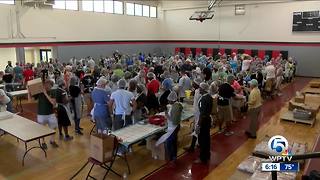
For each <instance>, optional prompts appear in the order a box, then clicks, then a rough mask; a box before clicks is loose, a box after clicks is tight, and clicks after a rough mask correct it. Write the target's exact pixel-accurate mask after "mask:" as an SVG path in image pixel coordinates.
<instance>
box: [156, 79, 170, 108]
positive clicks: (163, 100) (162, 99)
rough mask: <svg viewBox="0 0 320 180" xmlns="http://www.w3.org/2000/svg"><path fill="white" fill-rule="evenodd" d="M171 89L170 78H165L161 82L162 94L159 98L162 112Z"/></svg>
mask: <svg viewBox="0 0 320 180" xmlns="http://www.w3.org/2000/svg"><path fill="white" fill-rule="evenodd" d="M172 88H173V81H172V79H171V78H166V79H164V80H163V82H162V89H163V90H164V92H163V93H162V94H161V95H160V97H159V104H160V111H164V110H165V109H166V107H167V105H168V103H169V101H168V96H169V94H170V92H171V91H172Z"/></svg>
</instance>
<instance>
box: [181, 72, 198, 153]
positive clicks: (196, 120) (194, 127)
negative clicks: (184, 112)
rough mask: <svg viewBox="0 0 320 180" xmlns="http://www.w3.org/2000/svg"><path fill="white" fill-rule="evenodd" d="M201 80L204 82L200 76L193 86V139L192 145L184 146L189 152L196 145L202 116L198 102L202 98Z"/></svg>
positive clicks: (192, 150)
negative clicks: (197, 128) (198, 126)
mask: <svg viewBox="0 0 320 180" xmlns="http://www.w3.org/2000/svg"><path fill="white" fill-rule="evenodd" d="M201 82H202V79H200V78H197V79H195V80H194V81H193V87H194V88H195V91H194V98H193V111H194V113H193V114H194V123H193V133H192V141H191V145H190V147H186V148H184V149H185V150H186V151H188V152H194V148H195V146H196V143H197V139H198V134H197V133H196V127H197V124H198V121H199V116H200V112H199V107H198V104H199V100H200V98H201V94H200V89H199V86H200V83H201Z"/></svg>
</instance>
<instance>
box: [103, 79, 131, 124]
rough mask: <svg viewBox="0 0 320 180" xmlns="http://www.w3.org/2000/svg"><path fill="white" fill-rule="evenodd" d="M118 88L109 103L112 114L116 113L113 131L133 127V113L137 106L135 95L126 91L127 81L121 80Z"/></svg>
mask: <svg viewBox="0 0 320 180" xmlns="http://www.w3.org/2000/svg"><path fill="white" fill-rule="evenodd" d="M118 87H119V89H118V90H116V91H115V92H113V93H112V94H111V97H110V101H109V109H110V112H113V113H114V121H113V130H118V129H121V128H123V127H126V126H128V125H131V124H132V116H131V113H132V111H134V110H135V109H136V106H137V104H136V100H135V98H134V95H133V93H131V92H130V91H127V90H125V87H126V80H124V79H120V80H119V81H118Z"/></svg>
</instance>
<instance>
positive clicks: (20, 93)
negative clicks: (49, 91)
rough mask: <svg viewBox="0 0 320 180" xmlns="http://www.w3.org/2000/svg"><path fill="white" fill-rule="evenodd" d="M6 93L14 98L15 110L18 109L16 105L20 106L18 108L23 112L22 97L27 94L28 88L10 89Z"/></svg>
mask: <svg viewBox="0 0 320 180" xmlns="http://www.w3.org/2000/svg"><path fill="white" fill-rule="evenodd" d="M8 94H9V95H10V96H12V98H16V101H17V103H16V110H17V111H18V107H19V106H20V109H21V112H23V107H22V103H21V101H22V98H23V97H24V96H26V95H28V90H27V89H25V90H19V91H11V92H8Z"/></svg>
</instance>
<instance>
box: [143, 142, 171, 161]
mask: <svg viewBox="0 0 320 180" xmlns="http://www.w3.org/2000/svg"><path fill="white" fill-rule="evenodd" d="M156 142H157V139H155V138H148V139H147V149H149V150H151V154H152V157H153V158H154V159H159V160H168V159H169V158H168V155H167V153H166V148H165V145H164V143H162V144H160V145H159V146H156Z"/></svg>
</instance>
